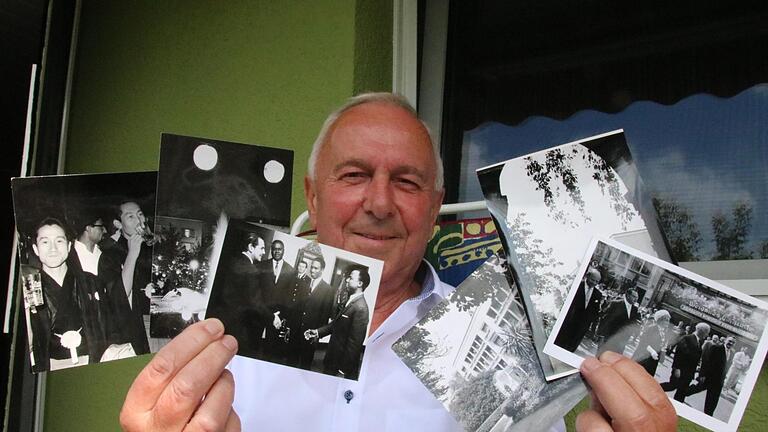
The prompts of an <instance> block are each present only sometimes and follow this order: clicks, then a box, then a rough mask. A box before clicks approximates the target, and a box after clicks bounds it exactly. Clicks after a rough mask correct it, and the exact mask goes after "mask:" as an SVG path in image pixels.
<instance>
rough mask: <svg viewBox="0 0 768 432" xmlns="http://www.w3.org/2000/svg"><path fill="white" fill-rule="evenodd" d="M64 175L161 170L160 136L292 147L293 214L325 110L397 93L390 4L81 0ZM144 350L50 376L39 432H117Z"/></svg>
mask: <svg viewBox="0 0 768 432" xmlns="http://www.w3.org/2000/svg"><path fill="white" fill-rule="evenodd" d="M80 24H81V26H80V34H79V41H78V47H77V57H76V70H75V80H74V83H73V93H72V105H71V112H70V123H69V135H68V148H67V160H66V172H67V173H85V172H111V171H112V172H113V171H138V170H155V169H157V158H158V155H159V143H160V134H161V133H163V132H169V133H175V134H181V135H192V136H200V137H208V138H214V139H221V140H229V141H236V142H244V143H253V144H259V145H266V146H272V147H281V148H288V149H292V150H294V151H295V164H296V166H295V170H294V178H293V182H294V188H293V201H292V215H293V217H294V218H295V217H296V216H297V215H298V214H299V213H301V212H302V211H304V210H305V205H304V198H303V192H302V177H303V173H304V170H305V161H306V159H307V157H308V156H309V152H310V148H311V145H312V142H313V141H314V138H315V136H316V134H317V132H318V130H319V128H320V125H321V124H322V121H323V120H324V118H325V116H326V115H327V114H328V112H330V111H331V110H332V109H333V108H335V107H336V106H338V105H339V104H340V103H341V102H342V101H343V100H344V99H346V98H347V97H349V96H351V95H352V94H354V93H357V92H359V91H362V90H389V89H391V70H392V1H391V0H367V1H364V0H357V1H354V0H324V1H319V0H314V1H297V0H293V1H267V0H263V1H228V2H213V1H205V0H186V1H168V0H164V1H151V0H145V1H84V2H83V9H82V15H81V23H80ZM148 360H149V356H143V357H140V358H137V359H131V360H123V361H120V362H117V363H112V364H109V363H106V364H99V365H93V366H89V367H87V368H80V369H76V370H64V371H57V372H55V373H51V374H49V375H48V380H47V392H46V409H45V419H44V421H45V429H46V430H48V431H70V430H71V431H84V430H88V431H91V430H93V431H96V430H98V431H105V430H118V429H119V427H118V423H117V416H118V412H119V409H120V406H121V405H122V400H123V398H124V396H125V393H126V391H127V390H128V387H129V386H130V383H131V382H132V381H133V378H134V377H135V376H136V374H137V373H138V371H139V370H140V369H141V368H142V367H143V366H144V364H146V362H147V361H148Z"/></svg>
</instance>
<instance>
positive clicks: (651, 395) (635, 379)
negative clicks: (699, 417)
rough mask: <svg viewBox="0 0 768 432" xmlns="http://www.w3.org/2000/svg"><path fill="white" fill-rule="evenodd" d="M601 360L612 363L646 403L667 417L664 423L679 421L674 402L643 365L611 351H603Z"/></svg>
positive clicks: (661, 415) (614, 368)
mask: <svg viewBox="0 0 768 432" xmlns="http://www.w3.org/2000/svg"><path fill="white" fill-rule="evenodd" d="M600 361H601V362H603V363H607V364H609V365H611V367H612V368H613V370H615V371H616V372H618V373H619V374H620V375H621V377H622V378H623V379H624V381H626V382H627V384H629V385H630V386H631V387H632V388H633V389H634V391H635V393H637V394H638V395H639V396H640V397H641V398H642V399H643V400H644V401H645V403H647V404H648V405H650V406H651V407H652V408H653V409H655V410H657V411H658V415H657V417H658V418H659V419H665V420H664V423H667V422H669V421H672V422H674V424H676V423H677V413H676V412H675V407H674V406H673V405H672V402H670V401H669V398H668V397H667V394H666V393H664V390H662V389H661V386H660V385H659V383H657V382H656V380H654V379H653V377H652V376H650V375H649V374H648V372H646V370H645V369H644V368H643V367H642V366H640V365H639V364H637V363H635V362H633V361H632V360H630V359H628V358H626V357H624V356H622V355H619V354H616V353H613V352H610V351H607V352H605V353H603V355H601V356H600Z"/></svg>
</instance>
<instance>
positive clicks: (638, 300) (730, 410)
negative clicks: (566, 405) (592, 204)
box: [544, 238, 768, 431]
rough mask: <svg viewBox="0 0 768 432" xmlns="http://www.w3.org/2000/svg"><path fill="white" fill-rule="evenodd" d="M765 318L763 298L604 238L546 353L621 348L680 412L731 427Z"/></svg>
mask: <svg viewBox="0 0 768 432" xmlns="http://www.w3.org/2000/svg"><path fill="white" fill-rule="evenodd" d="M596 294H597V295H596ZM595 299H597V300H596V301H595ZM767 324H768V304H766V303H765V302H762V301H760V300H757V299H755V298H753V297H750V296H748V295H746V294H743V293H741V292H739V291H736V290H734V289H732V288H729V287H727V286H724V285H722V284H720V283H718V282H715V281H711V280H708V279H706V278H704V277H702V276H699V275H697V274H695V273H692V272H689V271H687V270H685V269H682V268H680V267H677V266H674V265H672V264H669V263H667V262H664V261H662V260H659V259H658V258H655V257H653V256H651V255H647V254H644V253H642V252H640V251H636V250H634V249H632V248H630V247H627V246H625V245H623V244H621V243H618V242H616V241H613V240H610V239H601V238H597V239H595V240H594V241H593V242H592V244H591V245H590V248H589V250H588V252H587V255H586V256H585V260H584V262H583V264H582V266H581V267H580V269H579V273H578V278H577V279H576V280H575V281H574V283H573V285H572V287H571V289H570V291H569V293H568V297H567V299H566V302H565V306H564V307H563V312H562V313H561V315H560V317H559V318H558V320H557V323H556V324H555V327H554V329H553V332H552V334H551V336H550V338H549V341H548V342H547V346H546V348H545V350H544V352H545V353H547V354H549V355H552V356H554V357H556V358H558V359H560V360H561V361H564V362H565V363H567V364H569V365H571V366H574V367H579V365H580V364H581V361H582V360H583V358H584V357H586V356H595V355H597V354H598V353H600V352H601V351H607V350H610V351H614V352H617V353H620V354H623V355H625V356H626V357H629V358H631V359H633V360H635V361H636V362H637V363H638V364H640V365H641V366H642V367H643V368H645V370H646V371H647V372H648V373H649V374H651V375H652V376H653V377H654V378H655V379H656V381H658V382H659V384H661V387H662V389H663V390H664V391H666V392H667V396H669V398H670V399H671V400H672V402H673V404H674V405H675V409H676V410H677V413H678V414H679V415H681V416H683V417H685V418H687V419H689V420H691V421H694V422H696V423H698V424H700V425H702V426H704V427H707V428H709V429H712V430H718V431H720V430H722V431H732V430H736V429H737V427H738V425H739V422H740V420H741V417H742V415H743V414H744V409H745V407H746V405H747V402H748V400H749V397H750V395H751V393H752V389H753V387H754V385H755V381H756V380H757V376H758V374H759V372H760V369H761V367H762V363H763V360H764V358H765V354H766V351H767V350H768V325H767Z"/></svg>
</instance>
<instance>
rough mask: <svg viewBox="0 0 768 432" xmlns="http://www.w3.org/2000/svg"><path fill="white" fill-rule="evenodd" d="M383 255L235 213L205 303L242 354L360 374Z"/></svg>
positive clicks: (341, 374) (333, 372) (325, 371)
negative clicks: (237, 216)
mask: <svg viewBox="0 0 768 432" xmlns="http://www.w3.org/2000/svg"><path fill="white" fill-rule="evenodd" d="M382 268H383V263H382V262H381V261H379V260H375V259H373V258H368V257H364V256H362V255H357V254H354V253H351V252H347V251H343V250H340V249H336V248H332V247H329V246H325V245H322V244H318V243H314V242H311V241H309V240H306V239H302V238H299V237H294V236H291V235H288V234H285V233H283V232H280V231H275V230H272V229H269V228H267V227H264V226H260V225H258V224H254V223H251V222H247V221H242V220H237V219H230V220H229V223H228V224H227V228H226V236H225V238H224V242H223V244H222V248H221V252H220V255H219V262H218V269H217V271H216V275H215V277H214V280H213V287H212V290H211V295H210V298H209V302H208V307H207V311H206V316H207V317H215V318H218V319H220V320H221V321H222V322H223V323H224V327H225V328H226V329H227V333H228V334H231V335H232V336H234V337H235V338H236V339H237V341H238V346H239V348H238V355H242V356H246V357H251V358H255V359H259V360H264V361H269V362H272V363H277V364H282V365H285V366H290V367H295V368H300V369H304V370H308V371H315V372H320V373H323V374H327V375H332V376H337V377H341V378H346V379H351V380H357V379H358V375H359V373H360V365H361V363H362V360H363V354H364V351H365V346H364V345H365V344H364V342H365V339H366V337H367V335H368V329H369V328H370V322H371V318H372V316H373V310H374V306H375V301H376V295H377V293H378V289H379V281H380V279H381V272H382Z"/></svg>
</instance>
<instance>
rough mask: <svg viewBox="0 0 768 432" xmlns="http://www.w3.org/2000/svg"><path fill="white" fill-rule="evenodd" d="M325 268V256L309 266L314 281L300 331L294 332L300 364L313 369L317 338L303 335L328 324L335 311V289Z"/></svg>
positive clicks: (310, 286) (304, 367) (310, 288)
mask: <svg viewBox="0 0 768 432" xmlns="http://www.w3.org/2000/svg"><path fill="white" fill-rule="evenodd" d="M324 269H325V260H324V259H323V257H317V258H315V259H314V260H313V261H312V264H310V266H309V276H310V278H312V281H311V282H310V284H309V290H310V291H309V295H308V296H307V298H306V300H305V301H304V308H303V310H302V312H301V316H300V319H299V328H298V332H296V333H294V338H293V339H294V340H295V341H296V344H297V345H298V346H297V347H295V348H296V349H297V354H298V359H299V362H298V366H299V367H300V368H302V369H307V370H311V369H312V360H313V359H314V357H315V343H314V342H317V341H316V340H310V339H307V338H305V337H302V335H304V333H305V332H306V331H307V330H310V329H317V328H319V327H322V326H324V325H326V324H328V322H329V320H330V319H331V314H332V313H333V301H334V296H333V295H334V290H333V288H331V286H330V285H329V284H328V282H326V281H324V280H323V278H322V276H323V270H324Z"/></svg>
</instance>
